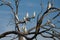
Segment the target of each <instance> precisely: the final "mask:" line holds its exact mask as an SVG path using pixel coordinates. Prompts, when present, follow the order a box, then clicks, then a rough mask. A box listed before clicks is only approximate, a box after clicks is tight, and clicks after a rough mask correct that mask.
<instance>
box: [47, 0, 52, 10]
mask: <svg viewBox="0 0 60 40" xmlns="http://www.w3.org/2000/svg"><path fill="white" fill-rule="evenodd" d="M51 7H52V4H51V2H50V1H48V6H47V9H49V8H51Z"/></svg>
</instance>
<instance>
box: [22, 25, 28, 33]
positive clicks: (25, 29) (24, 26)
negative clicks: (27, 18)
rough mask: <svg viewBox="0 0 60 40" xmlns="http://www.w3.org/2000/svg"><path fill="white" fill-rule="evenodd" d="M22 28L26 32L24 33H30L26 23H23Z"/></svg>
mask: <svg viewBox="0 0 60 40" xmlns="http://www.w3.org/2000/svg"><path fill="white" fill-rule="evenodd" d="M22 30H23V32H24V33H28V31H27V28H26V25H25V24H24V25H23V27H22Z"/></svg>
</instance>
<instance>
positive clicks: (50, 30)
mask: <svg viewBox="0 0 60 40" xmlns="http://www.w3.org/2000/svg"><path fill="white" fill-rule="evenodd" d="M13 1H14V3H15V4H14V5H15V9H16V10H15V11H14V8H13V5H11V2H8V1H5V0H0V2H1V3H0V6H3V5H6V6H8V7H10V9H11V11H12V14H13V15H14V24H15V31H8V32H4V33H2V34H0V39H1V38H3V37H6V35H9V34H15V35H17V36H16V37H14V38H12V40H14V39H16V38H18V40H25V39H26V40H33V39H36V40H37V38H36V37H37V36H38V35H41V36H42V37H44V38H52V39H53V40H56V38H57V39H59V40H60V32H59V31H58V30H55V29H59V30H60V28H58V26H57V25H56V24H54V23H53V21H54V19H56V18H57V17H60V9H59V8H56V7H54V4H53V2H54V0H49V1H48V4H47V8H46V10H45V11H44V12H43V7H44V5H43V2H42V0H41V2H40V3H41V4H40V6H41V12H40V13H39V14H38V15H37V20H36V22H37V23H36V26H35V27H33V28H31V29H29V30H27V29H26V23H27V21H29V22H30V20H31V19H34V18H35V17H36V16H35V12H34V15H33V16H32V17H29V14H28V12H27V14H26V16H25V17H24V19H23V21H21V20H19V17H18V9H19V3H20V1H21V0H13ZM53 12H58V13H57V15H55V16H54V17H52V18H50V19H48V20H47V21H46V23H45V24H43V20H44V18H45V17H46V16H48V15H50V14H52V13H53ZM48 17H49V16H48ZM55 21H57V23H60V21H59V20H55ZM19 24H23V27H22V31H23V32H21V28H20V27H19ZM33 30H35V31H33ZM41 30H42V31H41ZM31 31H32V32H31ZM45 33H46V34H48V35H47V36H46V35H45ZM33 34H34V35H33ZM28 35H33V36H32V37H31V36H29V37H28Z"/></svg>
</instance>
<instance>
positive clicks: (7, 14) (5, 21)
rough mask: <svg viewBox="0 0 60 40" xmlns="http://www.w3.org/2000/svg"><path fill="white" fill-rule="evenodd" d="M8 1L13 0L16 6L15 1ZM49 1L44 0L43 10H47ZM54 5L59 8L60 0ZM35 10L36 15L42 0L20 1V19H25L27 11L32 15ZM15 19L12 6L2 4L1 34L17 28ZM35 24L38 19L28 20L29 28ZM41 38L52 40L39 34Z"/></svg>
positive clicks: (0, 14) (42, 39) (0, 13)
mask: <svg viewBox="0 0 60 40" xmlns="http://www.w3.org/2000/svg"><path fill="white" fill-rule="evenodd" d="M8 1H11V3H12V6H13V7H14V2H13V1H12V0H8ZM47 1H48V0H43V5H44V9H43V10H45V9H46V7H47ZM54 6H55V7H57V8H60V0H55V1H54ZM14 8H15V7H14ZM34 11H35V12H36V16H37V14H38V13H39V12H40V11H41V6H40V0H21V1H20V3H19V11H18V14H19V19H20V20H23V17H24V16H25V15H26V12H28V13H29V16H32V15H33V12H34ZM55 14H56V13H55ZM51 16H52V15H51ZM35 19H36V18H35ZM57 19H58V18H57ZM13 20H14V19H13V14H12V12H11V10H10V8H9V7H7V6H0V34H1V33H3V32H6V31H10V30H15V29H14V22H13ZM59 20H60V19H59ZM9 22H10V23H9ZM35 24H36V20H32V21H31V22H28V24H27V28H28V29H29V28H31V27H33V26H35ZM39 39H40V40H51V39H45V38H43V37H41V36H38V40H39ZM0 40H9V38H4V39H0Z"/></svg>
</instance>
